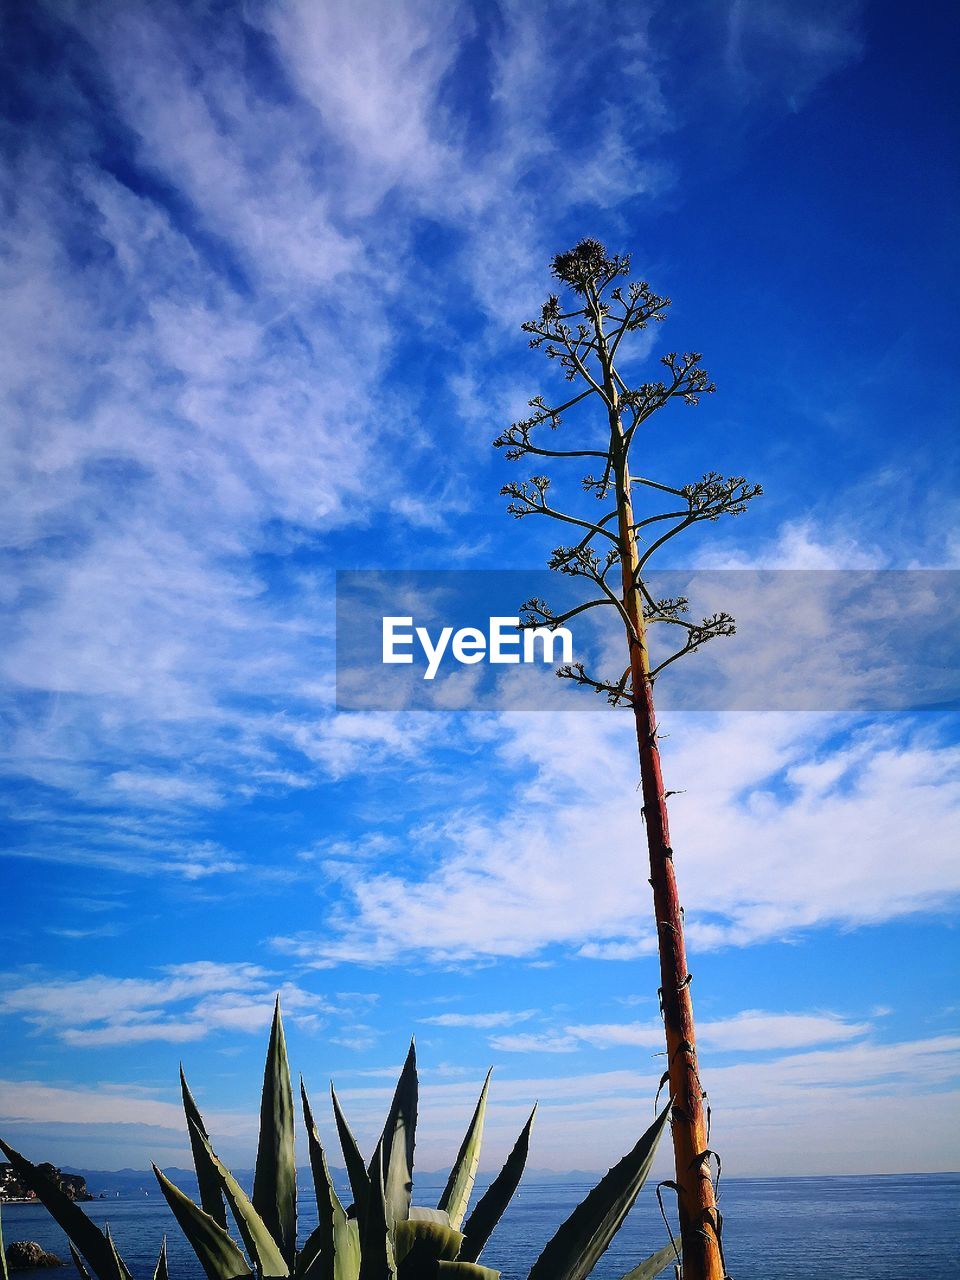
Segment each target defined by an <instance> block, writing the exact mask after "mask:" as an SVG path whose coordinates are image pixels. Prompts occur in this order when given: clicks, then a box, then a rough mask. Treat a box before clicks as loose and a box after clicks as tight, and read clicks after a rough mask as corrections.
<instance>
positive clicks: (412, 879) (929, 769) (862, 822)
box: [278, 712, 960, 964]
mask: <svg viewBox="0 0 960 1280" xmlns="http://www.w3.org/2000/svg"><path fill="white" fill-rule="evenodd" d="M498 723H499V725H500V727H501V729H502V732H503V739H502V742H501V744H500V746H499V754H500V757H501V759H502V762H503V763H504V764H505V766H507V767H508V768H510V769H513V770H518V771H519V772H520V774H521V776H522V778H523V781H521V782H519V783H518V782H516V781H514V789H513V791H512V794H511V797H510V800H509V802H508V804H507V808H506V812H505V813H504V815H503V816H502V817H500V818H489V817H488V818H480V817H479V816H477V815H476V814H474V813H472V812H471V813H464V814H460V815H456V816H451V817H449V818H446V819H444V820H443V821H442V823H441V824H440V825H439V827H438V828H437V829H436V830H435V831H434V832H432V833H429V834H430V836H431V838H432V839H433V840H434V841H436V843H437V845H438V847H439V848H441V849H442V850H443V857H442V860H441V861H440V863H439V865H437V866H432V867H430V869H429V871H428V872H427V874H426V875H423V876H419V877H418V876H417V874H416V873H411V874H409V875H404V874H403V873H402V872H399V871H383V870H379V869H378V870H371V871H369V872H366V873H365V872H363V871H361V872H360V873H359V874H356V875H354V876H353V877H352V878H351V881H350V884H349V886H348V887H349V889H350V892H351V894H352V898H353V901H352V902H351V903H349V904H348V905H347V906H345V907H343V908H341V909H339V910H338V911H337V912H335V913H334V915H333V918H332V926H333V928H332V929H329V930H328V932H327V933H326V935H325V936H324V937H322V938H314V937H310V936H300V937H297V938H294V939H280V940H278V942H279V945H280V946H281V947H282V948H283V949H284V950H287V951H289V952H291V953H293V954H295V955H297V956H298V957H300V958H301V959H302V960H304V961H305V962H307V963H316V962H320V963H324V964H328V963H334V962H337V961H343V960H351V961H354V962H357V963H361V964H363V963H378V962H394V961H395V960H396V959H397V958H398V957H400V956H410V955H417V954H419V955H425V956H428V957H431V958H433V959H434V960H447V961H451V960H461V961H462V960H465V959H469V958H470V957H478V956H491V955H492V956H497V955H499V956H520V955H529V954H531V953H535V952H537V951H538V950H539V949H541V948H543V947H545V946H547V945H548V944H551V943H565V944H567V945H568V946H574V947H578V948H579V949H580V952H581V954H583V955H585V956H593V957H600V958H608V959H619V958H624V959H625V958H629V957H630V956H633V955H637V954H641V953H643V952H647V951H650V950H652V949H653V947H654V938H653V934H652V930H651V928H650V906H649V901H648V886H647V882H646V872H645V871H644V869H643V865H642V858H643V855H642V854H641V853H640V851H639V850H640V848H641V847H642V846H641V840H642V825H641V821H640V816H639V812H638V804H637V801H636V798H635V795H636V792H635V787H636V780H635V779H636V773H635V765H634V763H633V761H634V753H635V745H634V744H633V743H632V742H631V736H632V734H631V730H630V727H629V725H628V724H627V723H626V721H625V720H619V721H618V720H617V719H616V718H614V717H612V716H611V717H610V718H604V717H599V716H594V715H589V714H577V713H575V712H572V713H568V714H565V715H558V716H554V715H553V714H552V713H550V714H548V713H545V712H544V713H541V714H539V715H537V716H530V717H525V718H520V717H516V718H510V717H504V718H503V719H502V720H500V721H498ZM664 729H665V731H668V732H669V733H670V735H671V736H670V739H669V741H665V742H664V767H665V772H666V778H667V785H668V786H676V787H677V788H679V789H684V790H685V794H683V795H682V796H679V797H677V798H676V799H675V800H674V801H673V804H672V814H671V817H672V823H671V825H672V828H673V839H674V846H675V848H676V850H677V868H678V874H679V877H680V882H681V888H682V891H683V893H684V903H685V907H686V912H687V917H686V918H687V924H688V933H689V937H690V940H691V943H692V945H693V946H694V947H695V948H696V949H698V950H701V951H702V950H705V949H708V948H710V947H714V946H720V945H730V944H733V945H744V944H748V943H751V942H755V941H758V940H763V939H770V938H780V937H784V936H790V935H791V934H794V933H796V932H797V931H800V930H803V929H807V928H812V927H816V926H819V925H823V924H827V923H833V924H842V925H863V924H871V923H877V922H879V921H883V920H889V919H893V918H896V917H898V916H903V915H906V914H909V913H911V912H916V911H929V910H938V909H942V908H943V907H944V906H945V905H946V904H947V903H948V902H949V901H950V900H951V899H952V898H953V896H954V895H956V894H957V893H958V892H960V869H958V866H957V862H956V858H955V857H954V852H953V851H954V849H955V847H956V845H957V842H958V839H960V783H958V781H957V779H958V776H960V775H958V770H957V763H958V749H957V748H956V747H954V746H951V745H949V744H948V743H944V742H943V741H941V739H940V737H939V734H938V732H937V729H936V726H935V725H929V726H925V724H924V722H920V723H917V724H913V725H911V726H909V727H908V726H907V725H906V724H905V723H903V724H900V725H898V726H897V727H896V728H894V727H891V726H889V725H882V724H880V725H872V726H869V727H865V728H864V727H859V728H858V727H853V728H849V732H848V734H847V736H845V737H843V738H842V739H841V740H840V741H839V743H834V742H833V741H831V739H832V738H834V737H835V735H836V733H837V729H838V725H837V723H836V721H835V720H833V719H831V718H829V717H816V716H813V715H810V714H803V715H799V714H798V715H795V716H791V717H788V716H784V715H772V714H758V713H753V714H740V715H726V716H718V717H704V716H694V715H690V714H684V715H680V714H676V715H674V716H673V717H672V718H670V719H669V724H667V723H666V722H665V724H664ZM558 743H562V744H563V749H562V750H557V749H556V744H558ZM811 764H815V765H816V767H815V768H811ZM491 785H498V783H497V782H492V783H491ZM903 812H916V813H922V814H923V815H924V821H923V823H922V824H920V825H918V826H917V827H915V829H914V831H913V833H912V836H911V840H912V849H913V856H912V857H911V858H910V859H904V858H903V857H902V856H901V852H902V849H901V842H902V834H901V833H902V822H901V818H900V815H902V813H903ZM598 814H602V815H603V821H602V823H598V821H597V815H598ZM424 836H425V833H423V832H421V833H420V838H421V843H422V841H423V839H424Z"/></svg>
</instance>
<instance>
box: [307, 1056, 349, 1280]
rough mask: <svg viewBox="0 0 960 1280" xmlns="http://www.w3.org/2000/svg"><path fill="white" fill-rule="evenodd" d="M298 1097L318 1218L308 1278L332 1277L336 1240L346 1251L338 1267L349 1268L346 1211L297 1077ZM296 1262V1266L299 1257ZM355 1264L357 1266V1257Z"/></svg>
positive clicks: (311, 1239) (318, 1279) (317, 1279)
mask: <svg viewBox="0 0 960 1280" xmlns="http://www.w3.org/2000/svg"><path fill="white" fill-rule="evenodd" d="M300 1097H301V1100H302V1102H303V1123H304V1127H305V1128H306V1131H307V1145H308V1146H309V1149H310V1167H311V1169H312V1170H313V1186H314V1191H315V1193H316V1197H317V1216H318V1219H319V1223H318V1226H317V1229H316V1231H315V1232H314V1233H313V1235H312V1236H311V1237H310V1240H309V1241H308V1242H307V1244H308V1245H310V1244H314V1245H315V1249H316V1258H315V1259H314V1260H313V1261H312V1262H311V1264H310V1270H309V1280H334V1277H336V1276H337V1275H338V1272H337V1246H338V1242H339V1244H340V1248H341V1249H342V1250H344V1251H345V1255H346V1256H345V1257H344V1258H343V1259H342V1260H341V1262H340V1270H341V1271H343V1270H344V1268H349V1266H350V1265H351V1264H350V1263H349V1261H348V1255H349V1253H350V1242H349V1241H348V1240H347V1239H345V1236H346V1234H347V1215H346V1214H345V1213H344V1211H343V1205H342V1204H341V1203H340V1197H339V1196H338V1195H337V1193H336V1190H335V1189H334V1185H333V1179H332V1178H331V1177H330V1170H329V1168H328V1166H327V1157H326V1153H325V1152H324V1150H323V1144H322V1143H321V1142H320V1135H319V1133H318V1132H317V1126H316V1125H315V1124H314V1122H313V1112H312V1111H311V1110H310V1100H309V1099H308V1097H307V1091H306V1089H305V1088H304V1084H303V1081H302V1080H301V1081H300ZM306 1249H307V1246H304V1252H306ZM301 1257H302V1255H301ZM297 1265H298V1269H299V1265H300V1263H299V1260H298V1264H297ZM357 1265H358V1267H359V1257H358V1261H357Z"/></svg>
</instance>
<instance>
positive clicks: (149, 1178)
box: [64, 1166, 599, 1200]
mask: <svg viewBox="0 0 960 1280" xmlns="http://www.w3.org/2000/svg"><path fill="white" fill-rule="evenodd" d="M163 1172H164V1174H165V1175H166V1176H167V1177H168V1178H169V1179H170V1181H171V1182H174V1183H176V1185H177V1186H178V1187H179V1188H180V1189H181V1191H185V1192H186V1193H187V1195H188V1196H190V1197H191V1198H192V1199H197V1198H198V1197H199V1190H198V1187H197V1175H196V1173H194V1171H193V1169H180V1168H177V1167H176V1166H171V1167H169V1168H167V1169H164V1170H163ZM64 1173H69V1174H71V1175H73V1176H75V1177H78V1178H80V1179H81V1180H82V1181H84V1182H85V1184H86V1186H87V1187H89V1188H90V1189H91V1190H92V1191H93V1193H94V1196H101V1195H102V1196H105V1197H106V1198H107V1199H109V1200H112V1199H114V1197H116V1196H120V1197H121V1198H122V1199H126V1198H128V1197H140V1196H144V1195H148V1196H154V1195H157V1194H158V1192H159V1187H158V1186H157V1180H156V1178H155V1177H154V1176H153V1172H152V1170H150V1169H114V1170H104V1169H76V1168H73V1167H69V1168H65V1169H64ZM233 1173H234V1176H235V1177H236V1179H237V1181H238V1182H239V1183H240V1185H241V1186H242V1187H245V1188H246V1190H247V1191H248V1192H249V1191H250V1190H251V1188H252V1187H253V1170H252V1169H235V1170H233ZM447 1174H448V1170H446V1169H437V1170H434V1171H432V1172H428V1173H420V1174H418V1175H417V1178H416V1181H417V1184H418V1185H419V1186H421V1187H433V1186H434V1185H439V1186H440V1187H442V1186H443V1185H444V1183H445V1182H446V1180H447ZM330 1175H331V1177H332V1178H333V1181H334V1184H335V1185H336V1187H337V1190H338V1191H342V1192H343V1194H344V1195H345V1196H346V1197H347V1199H348V1200H349V1199H350V1191H349V1186H350V1184H349V1180H348V1178H347V1172H346V1170H345V1169H336V1168H334V1169H331V1170H330ZM492 1177H493V1173H492V1172H491V1173H487V1174H480V1175H479V1176H478V1178H477V1186H478V1187H480V1188H483V1187H485V1186H486V1185H487V1184H488V1183H489V1182H490V1180H491V1179H492ZM598 1177H599V1174H597V1173H594V1172H590V1171H588V1170H584V1169H571V1170H568V1171H565V1172H562V1173H558V1172H557V1171H556V1170H555V1169H528V1170H527V1172H526V1173H525V1174H524V1181H525V1182H528V1183H532V1182H536V1183H539V1184H541V1185H542V1184H543V1183H554V1182H587V1183H590V1184H591V1185H592V1184H593V1183H594V1182H596V1181H597V1179H598ZM297 1183H298V1185H299V1186H300V1188H301V1189H302V1190H307V1189H309V1188H310V1187H312V1186H313V1175H312V1174H311V1172H310V1169H309V1167H307V1166H304V1167H303V1168H301V1169H298V1170H297ZM522 1186H523V1183H521V1188H522Z"/></svg>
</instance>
